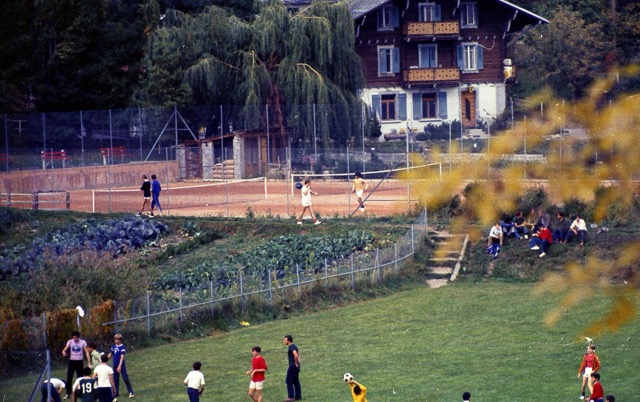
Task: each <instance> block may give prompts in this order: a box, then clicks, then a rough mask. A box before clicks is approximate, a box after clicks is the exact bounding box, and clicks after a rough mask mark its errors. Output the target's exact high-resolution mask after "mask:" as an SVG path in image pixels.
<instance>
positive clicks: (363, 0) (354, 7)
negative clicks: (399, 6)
mask: <svg viewBox="0 0 640 402" xmlns="http://www.w3.org/2000/svg"><path fill="white" fill-rule="evenodd" d="M390 1H391V0H351V17H352V18H353V19H354V20H355V19H356V18H360V17H362V16H363V15H365V14H367V13H369V12H371V11H373V10H375V9H376V8H378V7H380V6H382V5H384V4H385V3H389V2H390Z"/></svg>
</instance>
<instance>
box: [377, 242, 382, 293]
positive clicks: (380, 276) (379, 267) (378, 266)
mask: <svg viewBox="0 0 640 402" xmlns="http://www.w3.org/2000/svg"><path fill="white" fill-rule="evenodd" d="M376 268H377V269H376V271H377V272H378V285H379V284H380V282H382V272H381V271H382V267H381V266H380V249H379V248H376Z"/></svg>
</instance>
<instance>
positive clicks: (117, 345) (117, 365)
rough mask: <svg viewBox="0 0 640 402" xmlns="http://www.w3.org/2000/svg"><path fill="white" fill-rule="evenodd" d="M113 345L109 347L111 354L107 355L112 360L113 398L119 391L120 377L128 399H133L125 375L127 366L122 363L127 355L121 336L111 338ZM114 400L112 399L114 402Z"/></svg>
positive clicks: (130, 387)
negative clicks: (125, 386) (124, 385)
mask: <svg viewBox="0 0 640 402" xmlns="http://www.w3.org/2000/svg"><path fill="white" fill-rule="evenodd" d="M113 340H114V345H113V346H111V352H110V353H109V358H110V359H111V358H113V379H114V382H115V385H116V394H115V398H117V397H118V394H119V391H120V376H121V375H122V380H123V381H124V383H125V384H126V385H127V390H128V391H129V398H133V387H132V386H131V382H130V381H129V375H128V374H127V365H126V364H125V361H124V355H125V354H126V353H127V350H126V348H125V346H124V343H122V334H115V336H114V337H113ZM115 400H116V399H114V401H115Z"/></svg>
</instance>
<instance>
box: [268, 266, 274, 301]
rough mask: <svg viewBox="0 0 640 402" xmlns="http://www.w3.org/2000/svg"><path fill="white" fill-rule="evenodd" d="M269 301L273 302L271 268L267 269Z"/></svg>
mask: <svg viewBox="0 0 640 402" xmlns="http://www.w3.org/2000/svg"><path fill="white" fill-rule="evenodd" d="M268 282H269V302H271V303H273V292H272V290H271V270H269V281H268Z"/></svg>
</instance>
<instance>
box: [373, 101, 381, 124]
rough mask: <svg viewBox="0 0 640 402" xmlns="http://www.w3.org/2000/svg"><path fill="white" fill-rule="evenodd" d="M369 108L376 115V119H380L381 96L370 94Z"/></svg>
mask: <svg viewBox="0 0 640 402" xmlns="http://www.w3.org/2000/svg"><path fill="white" fill-rule="evenodd" d="M371 108H372V109H373V113H375V115H376V119H377V120H378V121H380V120H381V119H382V98H381V97H380V95H371Z"/></svg>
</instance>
